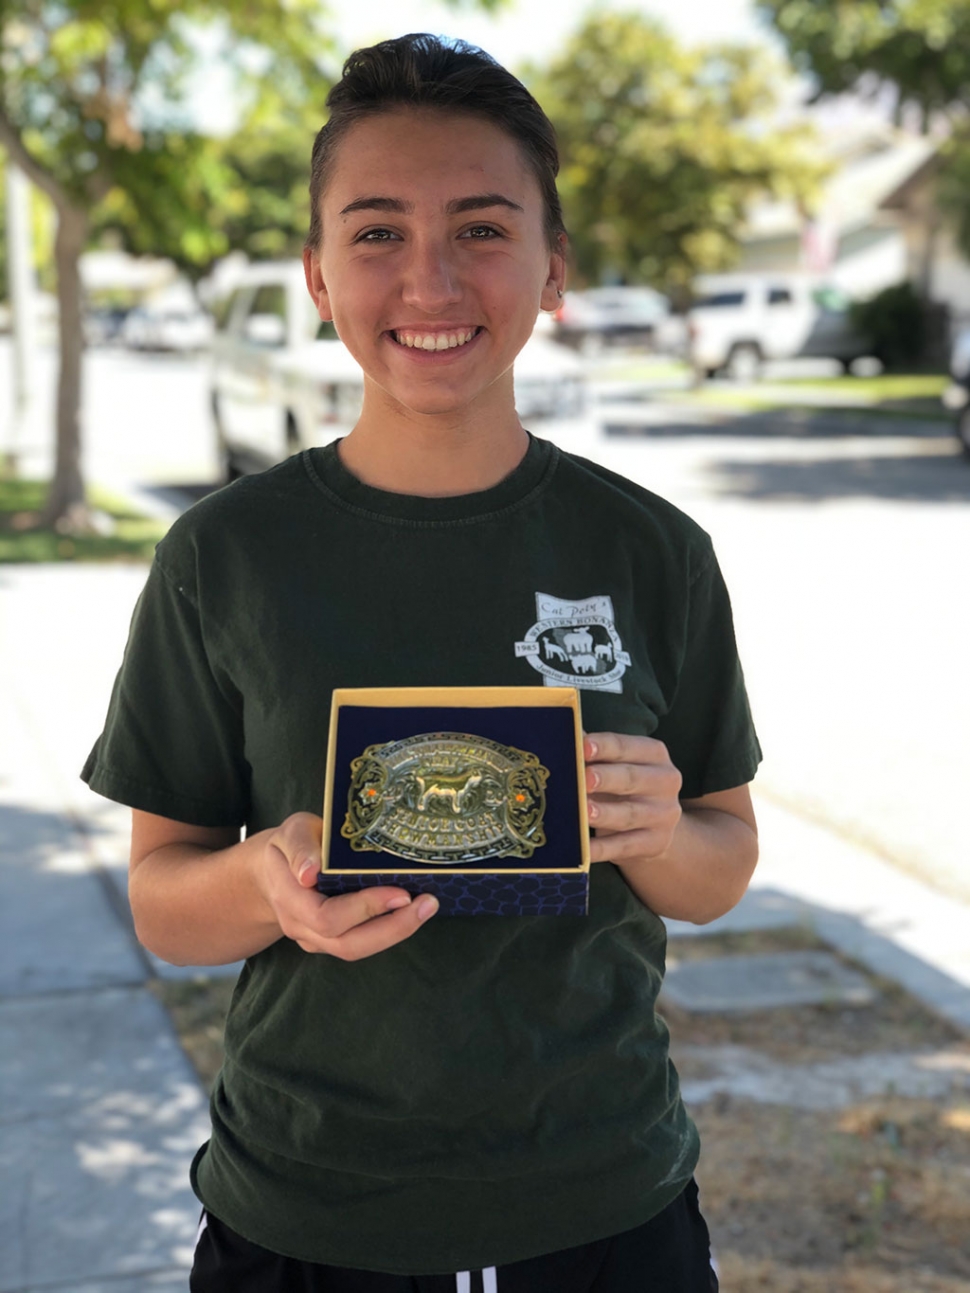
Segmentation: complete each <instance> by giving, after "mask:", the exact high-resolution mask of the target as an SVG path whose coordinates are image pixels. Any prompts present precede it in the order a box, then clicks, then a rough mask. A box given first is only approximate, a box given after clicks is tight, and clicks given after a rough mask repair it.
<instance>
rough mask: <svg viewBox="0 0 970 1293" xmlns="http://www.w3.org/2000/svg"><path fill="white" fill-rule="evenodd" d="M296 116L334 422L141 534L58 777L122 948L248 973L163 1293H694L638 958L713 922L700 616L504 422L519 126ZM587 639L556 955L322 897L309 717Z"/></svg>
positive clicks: (520, 176) (737, 733) (734, 889)
mask: <svg viewBox="0 0 970 1293" xmlns="http://www.w3.org/2000/svg"><path fill="white" fill-rule="evenodd" d="M328 103H329V107H330V110H331V112H330V118H329V121H328V123H327V125H326V126H325V127H324V129H323V130H322V131H321V132H320V134H319V136H318V138H317V141H316V145H315V147H314V152H313V161H312V178H311V201H312V224H311V231H310V236H309V239H308V242H307V248H306V254H305V263H306V274H307V283H308V287H309V290H310V293H311V295H312V297H313V300H314V302H315V304H316V306H317V309H318V311H319V314H320V317H321V318H322V319H332V320H333V321H334V323H335V324H336V327H337V330H338V332H339V334H340V336H341V338H342V339H343V341H344V342H345V343H346V345H347V346H348V348H349V349H350V351H351V352H352V353H353V355H354V356H355V357H356V359H357V360H358V361H359V363H360V365H361V368H362V369H363V372H364V404H363V411H362V413H361V417H360V421H359V422H358V423H357V425H356V426H355V427H354V429H353V431H352V432H351V433H350V434H349V435H348V436H347V437H346V438H345V439H343V440H341V441H340V442H339V444H337V445H336V446H334V445H329V446H327V447H325V448H321V449H313V450H310V451H308V452H306V453H303V454H301V455H299V456H297V457H295V458H293V459H290V460H289V461H288V462H285V463H283V464H281V465H280V466H279V467H277V468H275V469H273V470H272V471H269V472H266V473H265V474H263V475H261V476H258V477H250V478H247V479H243V480H241V481H238V482H237V483H236V484H234V485H233V486H231V487H230V488H229V489H226V490H223V491H220V492H219V493H218V494H215V495H213V496H211V497H210V498H208V499H206V500H204V501H203V502H202V503H200V504H198V505H197V506H196V507H194V508H193V509H192V510H191V511H190V512H189V513H187V514H186V515H185V516H184V517H183V518H182V519H181V520H180V521H179V522H178V523H177V524H176V525H175V526H174V527H173V528H172V530H171V532H170V534H169V535H168V537H167V538H166V539H165V540H164V542H163V543H161V544H160V545H159V548H158V554H157V558H156V561H155V563H154V565H153V568H152V571H151V574H150V575H149V579H148V583H147V586H146V589H145V592H144V594H143V596H142V598H141V600H140V602H139V605H138V608H137V610H136V612H135V616H134V620H133V624H132V632H131V638H130V641H129V646H128V650H127V652H126V656H125V661H124V664H123V667H122V670H121V673H120V675H119V678H118V682H117V684H116V687H115V691H114V694H113V697H112V701H111V708H110V712H109V715H108V720H107V725H106V728H105V732H104V734H103V735H102V737H101V738H100V740H99V741H98V743H97V745H96V747H95V749H94V751H93V752H92V755H91V757H90V759H89V761H88V764H87V766H86V768H85V773H84V775H85V777H86V778H87V779H88V780H89V782H90V784H91V785H92V786H93V787H94V789H96V790H98V791H100V792H101V793H103V794H105V795H108V796H110V797H113V798H115V799H118V800H121V801H122V802H126V803H128V804H130V805H131V806H132V807H133V809H134V828H133V839H132V855H131V884H130V893H131V904H132V909H133V912H134V916H135V921H136V925H137V929H138V934H139V937H140V938H141V939H142V941H143V942H144V943H145V945H146V946H147V947H149V948H150V949H151V950H153V951H154V952H156V953H157V954H158V955H160V956H162V957H164V958H166V959H168V960H171V961H174V962H177V963H189V964H219V963H223V962H230V961H234V960H236V959H239V958H245V960H246V964H245V968H244V969H243V971H242V974H241V977H240V980H239V985H238V988H237V990H236V993H235V996H234V999H233V1004H232V1008H231V1011H230V1015H229V1019H228V1022H227V1028H226V1059H225V1064H224V1067H223V1070H222V1074H221V1076H220V1078H219V1080H218V1082H217V1085H216V1088H215V1091H214V1094H213V1101H212V1114H213V1132H212V1138H211V1140H210V1141H209V1142H208V1143H207V1144H206V1145H205V1146H204V1147H203V1148H202V1150H200V1152H199V1154H198V1155H197V1157H196V1161H195V1163H194V1165H193V1182H194V1185H195V1188H196V1190H197V1192H198V1194H199V1197H200V1198H201V1200H202V1202H203V1204H204V1208H205V1212H204V1214H203V1225H202V1230H201V1235H200V1239H199V1244H198V1249H197V1254H196V1262H195V1269H194V1272H193V1277H192V1288H193V1289H194V1290H196V1293H210V1291H213V1290H227V1291H228V1290H232V1293H247V1291H248V1290H254V1291H255V1290H260V1291H262V1290H289V1289H306V1290H321V1291H322V1290H327V1293H405V1290H420V1291H421V1293H438V1291H439V1290H440V1291H442V1293H443V1291H444V1290H453V1289H457V1290H463V1289H464V1290H470V1289H472V1288H474V1289H476V1290H477V1289H479V1288H483V1289H498V1290H501V1293H581V1291H582V1293H591V1291H592V1290H595V1291H596V1293H637V1291H639V1290H643V1291H644V1293H646V1290H648V1289H649V1290H654V1289H657V1290H665V1291H669V1293H700V1290H704V1293H708V1290H710V1289H715V1288H716V1287H717V1284H716V1279H715V1277H714V1275H713V1272H712V1271H711V1268H710V1262H709V1246H708V1237H707V1230H706V1227H705V1225H704V1223H703V1220H702V1219H701V1216H700V1213H699V1211H698V1208H697V1192H696V1188H695V1187H694V1185H693V1181H692V1172H693V1169H694V1166H695V1163H696V1160H697V1156H698V1145H697V1135H696V1132H695V1129H694V1127H693V1125H692V1123H691V1122H690V1120H689V1118H688V1117H687V1115H686V1113H685V1111H684V1108H683V1105H682V1103H681V1100H680V1097H679V1094H678V1087H677V1079H676V1074H675V1072H674V1070H673V1068H672V1066H671V1064H670V1062H669V1059H668V1055H667V1033H666V1029H665V1027H664V1025H663V1023H662V1021H660V1020H659V1019H658V1017H657V1015H656V1013H655V1009H654V1006H655V1001H656V997H657V992H658V989H659V987H660V982H661V978H662V975H663V957H664V927H663V924H662V921H661V919H660V918H661V917H663V916H671V917H677V918H680V919H686V920H691V921H698V922H703V921H707V920H710V919H712V918H714V917H715V916H717V915H719V914H721V913H723V912H725V911H727V910H728V909H729V908H730V907H732V906H733V905H734V904H735V903H736V902H737V900H738V899H739V898H740V896H741V894H742V893H743V892H744V889H745V887H746V886H747V883H748V880H749V878H750V875H751V872H752V870H753V867H754V864H755V858H756V852H757V844H756V836H755V826H754V820H753V816H752V811H751V805H750V800H749V796H748V791H747V788H746V787H747V783H748V781H750V779H751V777H752V776H753V774H754V771H755V768H756V766H757V761H758V748H757V740H756V738H755V735H754V732H753V729H752V726H751V721H750V717H749V713H748V707H747V702H746V699H745V694H744V687H743V682H742V678H741V671H740V666H739V664H738V660H737V655H736V651H735V647H734V638H733V632H732V628H731V615H730V607H729V603H728V599H727V594H726V592H725V590H724V586H723V583H722V581H721V578H720V575H719V573H718V569H717V565H716V562H715V560H714V558H713V554H712V552H711V547H710V543H709V540H708V539H707V537H706V535H705V534H704V533H703V532H702V531H701V530H699V529H698V527H697V526H695V525H694V524H693V523H692V522H690V521H689V520H688V519H687V518H686V517H685V516H683V515H682V514H681V513H679V512H678V511H677V510H676V509H675V508H673V507H672V506H670V505H669V504H667V503H665V502H663V501H662V500H661V499H659V498H657V497H656V496H654V495H652V494H650V493H648V492H647V491H645V490H643V489H641V488H639V487H638V486H636V485H634V484H632V483H630V482H629V481H626V480H624V479H622V478H620V477H618V476H615V475H613V474H611V473H609V472H607V471H605V470H603V469H602V468H600V467H598V466H595V465H594V464H592V463H588V462H584V461H582V460H580V459H576V458H571V457H570V456H568V455H566V454H563V453H560V452H559V451H557V449H556V448H555V446H554V445H553V444H552V443H550V442H548V441H542V440H539V439H535V438H533V437H531V436H530V435H529V433H528V432H527V431H525V430H524V429H523V427H522V425H521V423H520V422H519V419H518V417H517V416H516V412H515V405H514V400H513V386H512V365H513V362H514V360H515V357H516V355H517V354H518V352H519V351H520V350H521V348H522V346H523V345H524V344H525V342H526V340H527V339H528V337H529V335H530V332H531V331H532V328H533V325H534V323H535V319H536V315H537V313H538V311H539V310H541V309H544V310H550V311H551V310H555V309H556V307H557V305H558V302H559V299H560V297H561V295H562V290H563V283H564V276H565V245H566V240H565V234H564V230H563V225H562V216H561V212H560V208H559V201H558V197H557V195H556V187H555V176H556V171H557V165H558V163H557V158H556V149H555V140H554V135H553V132H552V128H551V126H550V125H549V122H548V121H547V119H546V118H545V116H544V115H543V113H542V111H541V109H540V108H539V106H538V105H537V104H536V103H535V101H534V100H533V99H532V97H531V96H530V95H529V94H528V92H527V91H526V90H525V89H524V87H523V86H522V85H521V84H520V83H519V82H518V81H516V80H515V78H514V77H512V76H511V75H510V74H509V73H508V72H506V71H505V70H504V69H503V68H501V67H499V66H498V65H497V64H495V63H494V62H493V61H492V60H491V59H489V58H488V56H487V55H485V54H483V53H481V51H478V50H476V49H474V48H472V47H469V46H464V45H454V46H453V45H448V44H443V43H441V42H439V41H437V40H435V39H434V38H432V37H429V36H423V35H422V36H407V37H403V38H401V39H400V40H396V41H390V42H386V43H384V44H382V45H378V46H375V47H374V48H372V49H366V50H359V51H357V53H356V54H354V55H352V56H351V58H350V59H349V60H348V62H347V64H346V66H345V69H344V76H343V79H342V81H341V82H340V83H339V84H338V85H337V86H336V87H335V88H334V90H333V91H332V93H331V95H330V98H329V100H328ZM594 615H595V616H597V617H599V618H598V619H597V623H599V624H601V625H606V626H607V631H608V633H609V637H610V643H611V648H610V649H611V666H612V667H611V668H610V669H609V670H606V669H605V666H604V667H603V668H599V667H598V666H597V668H596V669H595V670H593V671H590V670H588V668H587V671H586V672H576V673H575V676H571V674H570V668H571V666H569V664H568V662H563V663H562V665H561V669H560V672H561V673H562V675H563V676H562V679H561V681H562V682H563V683H571V684H572V685H575V686H577V687H579V688H580V689H581V694H582V708H583V719H584V727H585V728H586V730H587V731H588V732H589V733H590V735H589V736H588V737H587V739H586V748H585V756H586V759H587V774H586V775H587V785H588V789H589V791H590V807H589V814H590V822H591V825H592V826H593V827H594V828H595V838H593V840H592V842H591V849H592V858H593V861H594V862H595V863H596V864H597V865H595V866H594V867H593V873H592V876H591V900H590V913H589V915H588V916H587V917H585V918H582V917H551V918H550V917H545V918H543V917H535V918H532V917H518V918H503V917H490V916H480V917H476V918H474V919H458V918H446V917H444V916H437V917H436V916H435V910H436V903H435V900H434V899H433V898H431V897H429V896H423V897H420V898H418V899H416V900H412V899H411V898H410V897H409V895H408V894H407V893H405V892H403V891H401V890H398V889H390V888H372V889H367V890H364V891H362V892H359V893H354V894H347V895H343V896H339V897H332V898H329V899H326V898H323V897H321V896H320V895H319V894H318V893H317V892H316V890H315V888H314V882H315V877H316V875H317V873H318V870H319V866H320V834H321V821H320V818H319V817H318V816H317V815H316V814H317V812H318V805H319V802H320V797H321V790H322V786H323V783H324V752H325V744H326V730H327V722H328V714H329V706H330V696H331V691H332V689H333V688H334V687H336V686H341V687H353V686H366V685H370V686H373V685H397V686H420V685H425V686H427V685H442V686H450V685H461V684H496V685H497V684H502V685H510V684H511V685H530V684H535V683H537V682H538V677H537V674H536V672H535V670H534V667H533V660H534V657H530V655H529V653H528V652H517V650H516V644H517V643H521V642H523V641H524V640H525V639H526V636H527V634H528V632H529V630H530V628H531V627H532V626H533V625H534V624H536V623H537V621H539V620H540V619H543V618H544V617H545V618H549V617H552V618H553V619H554V620H556V622H557V623H562V624H565V625H566V626H568V625H570V624H573V625H575V626H576V627H577V631H581V630H582V626H583V625H584V624H587V623H588V622H589V620H590V618H591V617H592V616H594ZM587 664H588V662H587ZM243 832H244V838H242V839H240V835H241V833H243ZM479 1272H480V1274H479Z"/></svg>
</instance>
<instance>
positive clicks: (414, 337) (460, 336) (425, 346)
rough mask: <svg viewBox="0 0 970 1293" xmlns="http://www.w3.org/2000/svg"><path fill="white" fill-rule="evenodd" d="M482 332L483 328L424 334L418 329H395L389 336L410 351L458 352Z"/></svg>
mask: <svg viewBox="0 0 970 1293" xmlns="http://www.w3.org/2000/svg"><path fill="white" fill-rule="evenodd" d="M481 331H482V329H481V328H455V329H454V330H452V331H441V332H422V331H420V330H418V329H411V328H394V329H392V330H391V331H390V333H389V336H390V337H391V338H392V339H393V340H394V341H395V342H396V343H397V345H399V346H406V347H407V348H408V349H409V350H428V351H431V350H434V351H439V350H458V349H459V348H460V347H461V346H467V345H468V343H469V341H473V340H474V339H475V337H477V336H478V334H479V333H480V332H481Z"/></svg>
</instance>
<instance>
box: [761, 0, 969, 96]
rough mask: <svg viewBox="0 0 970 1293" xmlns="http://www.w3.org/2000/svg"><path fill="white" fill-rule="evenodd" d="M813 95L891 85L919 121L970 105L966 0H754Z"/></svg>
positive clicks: (967, 7) (967, 4)
mask: <svg viewBox="0 0 970 1293" xmlns="http://www.w3.org/2000/svg"><path fill="white" fill-rule="evenodd" d="M757 8H758V10H759V11H760V12H761V14H763V15H764V17H766V18H767V19H768V20H769V21H770V22H771V24H772V25H773V26H774V28H775V29H776V31H777V32H778V34H779V35H780V36H781V38H782V40H783V41H784V42H785V44H786V45H787V47H788V52H789V54H790V56H791V59H792V61H793V62H794V64H795V66H796V67H797V68H799V69H800V70H801V71H803V72H807V73H809V74H810V75H811V76H812V77H813V78H814V80H815V82H816V84H817V87H818V91H819V92H820V93H830V94H832V93H834V94H838V93H841V92H843V91H846V90H853V89H857V88H859V86H860V83H861V84H863V85H865V84H866V82H868V83H870V84H871V85H873V86H878V85H880V84H891V85H893V86H895V87H896V89H897V91H898V102H899V106H900V108H902V107H903V106H905V105H906V104H908V103H911V104H916V105H918V107H919V109H920V111H921V112H922V113H923V115H924V118H926V117H928V116H929V115H930V114H932V113H934V112H947V111H951V110H952V109H953V107H954V106H955V105H962V107H964V108H966V107H970V0H757Z"/></svg>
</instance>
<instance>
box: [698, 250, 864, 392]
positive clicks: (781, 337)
mask: <svg viewBox="0 0 970 1293" xmlns="http://www.w3.org/2000/svg"><path fill="white" fill-rule="evenodd" d="M693 296H694V303H693V305H692V306H691V308H690V310H689V311H688V315H687V328H688V348H689V358H690V363H691V365H692V367H693V368H694V370H695V371H696V372H697V373H699V374H701V375H703V376H705V377H713V376H715V375H716V374H717V373H719V372H722V371H723V372H725V373H727V375H728V376H730V377H732V378H734V379H735V380H737V381H753V380H754V379H755V378H756V377H757V376H758V375H759V373H760V371H761V366H762V364H763V363H764V362H765V360H771V359H796V358H809V357H811V358H817V359H821V358H824V359H837V360H838V361H839V362H840V363H841V364H842V366H843V367H844V368H845V370H846V371H848V370H849V368H850V366H851V364H852V363H853V362H854V361H855V360H856V359H861V358H862V357H863V356H865V355H871V354H872V348H871V345H870V343H869V342H868V341H867V339H866V338H865V337H863V336H861V335H860V334H859V333H858V332H856V330H855V328H854V327H853V325H852V320H851V315H850V307H851V301H850V300H849V298H848V297H847V296H846V294H845V293H844V292H843V291H841V290H840V289H839V288H837V287H833V286H832V285H831V284H827V283H823V282H820V281H819V280H818V279H816V278H811V277H809V276H807V275H797V274H708V275H703V276H701V277H700V278H698V279H697V280H696V281H695V283H694V286H693Z"/></svg>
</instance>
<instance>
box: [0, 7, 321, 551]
mask: <svg viewBox="0 0 970 1293" xmlns="http://www.w3.org/2000/svg"><path fill="white" fill-rule="evenodd" d="M318 18H319V12H318V9H317V5H316V3H315V0H263V2H262V3H259V4H257V3H247V0H236V2H235V3H231V4H221V5H217V4H215V3H211V2H210V0H114V3H112V4H111V5H105V4H103V3H101V2H100V0H58V2H57V3H56V4H55V3H51V2H49V0H3V3H2V7H0V144H2V145H3V146H4V147H5V148H6V150H7V152H8V154H9V155H10V157H11V158H12V159H13V160H14V161H15V162H16V163H17V164H18V165H19V166H20V167H21V169H22V170H23V171H24V172H25V173H26V174H27V175H28V177H29V178H30V179H31V180H32V181H33V183H34V184H35V185H36V186H37V187H38V188H39V189H40V190H41V191H42V192H44V193H45V194H46V195H47V196H48V197H49V198H50V200H51V202H52V203H53V205H54V207H55V210H56V213H57V227H56V235H55V240H54V260H55V266H56V273H57V295H58V306H59V340H60V369H59V375H58V389H57V428H56V437H57V439H56V459H55V460H56V467H55V473H54V479H53V481H52V484H51V489H50V492H49V495H48V498H47V502H46V505H45V509H44V515H43V522H44V523H45V524H59V525H61V526H62V527H70V526H83V525H84V524H85V523H86V504H85V490H84V481H83V477H82V472H81V457H80V448H81V440H80V426H79V417H80V414H79V410H80V401H81V373H82V363H81V360H82V353H83V339H82V308H81V307H82V301H81V282H80V273H79V268H78V263H79V258H80V255H81V252H82V251H83V250H84V247H85V245H86V243H87V241H88V237H89V234H90V230H91V228H92V218H93V213H94V212H95V211H96V210H97V209H98V207H99V206H100V205H101V204H103V203H106V202H110V201H111V200H114V201H116V202H119V203H122V204H124V203H128V204H130V210H131V211H132V212H133V213H136V214H137V222H138V224H139V225H140V226H141V227H142V228H143V229H144V231H145V236H146V238H151V237H154V238H156V239H157V241H158V242H159V243H161V244H163V245H164V243H165V242H166V241H176V242H178V243H179V245H180V246H181V248H182V249H183V252H184V253H185V256H186V257H187V258H188V259H200V258H204V257H205V256H206V255H207V254H208V255H210V256H211V254H212V253H213V252H214V251H216V250H217V249H219V247H220V234H219V232H218V230H215V231H214V230H213V228H212V224H211V222H210V221H209V219H208V202H207V199H208V197H209V196H210V194H211V193H212V191H213V190H215V191H218V190H219V189H220V188H221V187H223V186H224V180H225V178H226V177H225V173H224V172H221V171H220V165H221V164H220V163H219V162H218V160H217V159H216V158H214V157H213V155H212V154H211V151H210V149H209V141H206V140H203V139H201V138H200V137H199V136H198V135H197V134H195V133H194V132H193V131H192V129H191V128H190V126H189V125H188V123H187V122H186V114H185V109H184V92H185V84H186V78H187V75H188V72H189V70H190V69H191V67H192V63H193V58H194V45H193V40H192V28H191V27H190V25H189V24H190V23H192V22H196V23H206V22H219V23H220V24H222V28H223V32H224V37H225V41H226V45H227V48H229V49H230V50H234V51H235V52H236V54H237V56H241V55H243V54H244V53H245V52H247V51H251V50H258V51H260V56H261V60H262V67H261V71H262V73H263V75H265V76H268V77H271V78H274V79H277V80H279V81H286V80H290V81H293V80H295V81H297V82H298V83H300V84H302V85H305V86H310V85H312V84H313V83H314V81H317V82H319V78H320V73H319V69H318V65H317V58H318V57H319V54H320V53H321V52H324V51H326V50H327V48H328V46H327V44H326V42H325V40H324V39H323V35H322V33H321V32H320V31H319V27H318ZM122 195H123V196H122Z"/></svg>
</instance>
